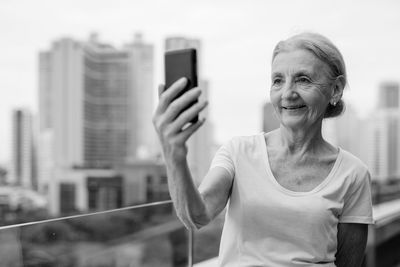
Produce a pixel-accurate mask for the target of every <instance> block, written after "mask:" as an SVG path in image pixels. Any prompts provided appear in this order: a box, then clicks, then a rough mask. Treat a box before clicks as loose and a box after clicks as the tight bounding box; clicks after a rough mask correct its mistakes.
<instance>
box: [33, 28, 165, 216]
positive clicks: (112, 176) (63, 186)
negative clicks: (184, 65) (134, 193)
mask: <svg viewBox="0 0 400 267" xmlns="http://www.w3.org/2000/svg"><path fill="white" fill-rule="evenodd" d="M153 65H154V64H153V45H151V44H147V43H145V42H144V41H143V39H142V36H141V35H140V34H136V35H135V36H134V39H133V41H132V42H131V43H128V44H126V45H124V46H123V47H122V48H118V49H117V48H115V47H113V46H111V45H109V44H106V43H103V42H101V41H99V38H98V36H97V35H96V34H92V35H91V36H90V38H89V40H88V41H84V42H82V41H76V40H73V39H71V38H63V39H59V40H57V41H55V42H54V43H53V45H52V47H51V49H49V50H48V51H44V52H42V53H40V55H39V117H40V123H39V125H40V127H39V129H40V138H39V139H40V141H41V153H40V155H41V157H40V159H41V162H40V173H41V174H42V175H43V177H41V181H42V182H43V183H41V188H44V190H45V191H46V189H45V188H46V187H47V188H48V191H49V192H48V193H49V198H50V201H49V203H50V211H51V213H52V214H54V215H57V214H59V212H60V211H61V212H73V211H74V210H76V209H79V210H88V209H91V208H95V207H103V208H104V207H118V206H119V205H121V201H120V199H119V197H120V196H119V194H116V193H115V192H119V191H120V189H118V188H120V187H122V179H121V177H120V176H119V174H118V170H117V168H118V166H121V164H124V163H127V162H132V161H135V160H137V159H144V158H151V157H155V156H156V155H157V154H158V153H157V140H156V135H155V130H154V128H153V125H152V121H151V116H152V111H153V105H154V103H153V101H154V100H153V96H154V91H155V90H156V89H155V88H154V85H153V72H154V66H153ZM51 156H52V157H51ZM90 181H96V182H95V184H96V188H97V187H99V188H100V187H101V190H100V191H101V192H108V193H107V194H103V193H102V194H97V193H96V192H97V191H96V190H97V189H96V190H94V187H93V184H94V183H91V182H90ZM45 183H48V185H47V186H46V185H45ZM100 191H99V192H100ZM111 195H113V196H117V195H118V198H115V197H111V198H110V197H109V196H111ZM94 196H95V197H94ZM102 196H104V197H105V198H107V199H109V200H111V199H114V200H115V201H114V200H112V201H111V202H110V203H109V204H107V205H105V203H106V202H107V201H108V200H106V199H102ZM101 203H103V204H101Z"/></svg>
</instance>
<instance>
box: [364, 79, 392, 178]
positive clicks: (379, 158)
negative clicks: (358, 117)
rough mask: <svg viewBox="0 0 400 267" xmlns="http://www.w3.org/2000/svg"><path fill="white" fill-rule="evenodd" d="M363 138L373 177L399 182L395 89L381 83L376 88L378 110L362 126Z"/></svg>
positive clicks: (390, 83) (390, 85) (389, 84)
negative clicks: (366, 140) (364, 127)
mask: <svg viewBox="0 0 400 267" xmlns="http://www.w3.org/2000/svg"><path fill="white" fill-rule="evenodd" d="M366 127H367V129H366V131H364V133H363V134H364V135H366V138H367V139H368V143H369V144H368V147H369V149H368V150H367V151H366V153H364V154H365V155H366V157H367V164H368V165H369V167H370V168H371V172H372V174H373V176H375V177H376V178H377V179H379V180H382V181H383V180H387V179H399V178H400V164H399V163H400V162H399V161H400V142H399V133H400V128H399V127H400V107H399V85H398V83H394V82H385V83H382V84H381V86H380V87H379V98H378V109H377V110H375V111H374V113H373V114H371V115H370V116H369V118H368V120H367V123H366Z"/></svg>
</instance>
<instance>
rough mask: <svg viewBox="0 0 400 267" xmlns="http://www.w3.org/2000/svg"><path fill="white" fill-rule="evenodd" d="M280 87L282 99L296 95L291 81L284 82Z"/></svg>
mask: <svg viewBox="0 0 400 267" xmlns="http://www.w3.org/2000/svg"><path fill="white" fill-rule="evenodd" d="M282 89H283V92H282V98H283V99H292V98H296V97H298V94H297V91H296V88H295V87H294V85H293V84H292V83H287V84H285V85H284V87H283V88H282Z"/></svg>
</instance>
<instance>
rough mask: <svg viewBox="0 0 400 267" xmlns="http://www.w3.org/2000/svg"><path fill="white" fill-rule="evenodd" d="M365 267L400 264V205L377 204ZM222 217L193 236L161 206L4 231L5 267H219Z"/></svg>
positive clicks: (0, 248) (167, 204)
mask: <svg viewBox="0 0 400 267" xmlns="http://www.w3.org/2000/svg"><path fill="white" fill-rule="evenodd" d="M374 219H375V222H376V223H375V225H371V226H370V228H369V238H368V243H367V250H366V257H365V261H364V264H363V266H365V267H389V266H390V267H397V266H399V263H400V253H399V248H400V200H394V201H390V202H385V203H382V204H377V205H374ZM222 225H223V216H220V217H218V218H217V219H216V220H214V221H213V222H212V223H211V224H210V225H208V226H207V227H204V228H203V229H201V230H199V231H196V232H194V233H193V232H190V231H187V230H186V228H184V227H183V225H182V224H181V223H180V221H179V220H178V219H177V217H176V216H175V214H174V212H173V207H172V202H171V201H169V200H168V201H160V202H154V203H149V204H143V205H136V206H131V207H126V208H121V209H114V210H110V211H104V212H95V213H90V214H83V215H74V216H69V217H62V218H55V219H48V220H42V221H34V222H28V223H22V224H15V225H9V226H3V227H0V258H1V260H2V264H1V266H4V267H19V266H29V267H39V266H41V267H43V266H44V267H47V266H63V267H64V266H71V267H72V266H74V267H84V266H85V267H103V266H104V267H105V266H107V267H109V266H118V267H119V266H121V267H122V266H144V267H153V266H154V267H156V266H157V267H159V266H168V267H169V266H171V267H175V266H176V267H181V266H182V267H183V266H185V267H186V266H194V267H216V266H218V264H217V258H216V257H217V254H218V247H219V239H220V235H221V229H222Z"/></svg>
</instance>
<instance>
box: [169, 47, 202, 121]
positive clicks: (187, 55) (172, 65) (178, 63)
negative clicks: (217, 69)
mask: <svg viewBox="0 0 400 267" xmlns="http://www.w3.org/2000/svg"><path fill="white" fill-rule="evenodd" d="M164 63H165V90H166V89H168V88H169V87H170V86H171V85H172V84H173V83H174V82H176V81H177V80H179V79H180V78H182V77H185V78H186V79H187V84H186V86H185V88H184V89H183V91H182V92H180V93H179V95H178V96H177V97H176V98H178V97H180V96H181V95H183V94H184V93H185V92H186V91H188V90H190V89H192V88H194V87H197V84H198V81H197V53H196V49H194V48H188V49H179V50H172V51H167V52H165V55H164ZM196 102H197V100H196V101H193V102H192V103H190V104H189V105H188V106H187V107H186V108H185V109H187V108H189V107H191V106H192V105H193V104H195V103H196ZM198 120H199V116H196V117H195V118H193V120H191V123H196V122H197V121H198Z"/></svg>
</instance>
